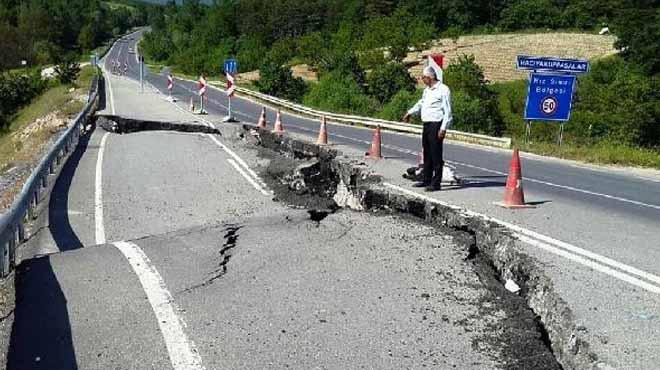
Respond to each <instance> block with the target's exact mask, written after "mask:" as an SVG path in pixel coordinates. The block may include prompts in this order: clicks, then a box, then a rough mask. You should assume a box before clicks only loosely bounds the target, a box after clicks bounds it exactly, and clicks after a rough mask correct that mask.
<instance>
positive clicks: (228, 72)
mask: <svg viewBox="0 0 660 370" xmlns="http://www.w3.org/2000/svg"><path fill="white" fill-rule="evenodd" d="M223 70H224V72H225V77H226V78H227V92H226V93H227V116H226V117H225V118H224V119H223V120H222V121H223V122H235V121H236V120H235V119H234V117H233V116H232V112H231V101H232V98H233V97H234V92H235V91H236V86H235V76H236V75H237V74H238V61H237V60H236V59H227V60H225V63H224V68H223Z"/></svg>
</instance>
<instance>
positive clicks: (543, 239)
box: [384, 183, 660, 293]
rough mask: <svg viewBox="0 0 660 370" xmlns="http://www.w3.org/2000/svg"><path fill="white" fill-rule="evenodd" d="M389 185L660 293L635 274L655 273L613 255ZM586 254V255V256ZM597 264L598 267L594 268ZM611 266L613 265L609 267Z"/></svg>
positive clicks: (652, 278)
mask: <svg viewBox="0 0 660 370" xmlns="http://www.w3.org/2000/svg"><path fill="white" fill-rule="evenodd" d="M384 185H385V186H386V187H389V188H391V189H394V190H396V191H399V192H401V193H404V194H407V195H410V196H413V197H417V198H420V199H423V200H426V201H429V202H432V203H436V204H440V205H443V206H446V207H449V208H452V209H454V210H457V211H460V212H462V213H463V214H465V215H466V216H472V217H479V218H481V219H484V220H488V221H492V222H494V223H496V224H499V225H501V226H503V227H506V228H508V229H509V230H512V231H513V232H514V236H516V237H518V238H519V239H520V240H522V241H525V242H527V243H529V244H531V245H533V246H536V247H538V248H541V249H543V250H546V251H548V252H551V253H554V254H556V255H559V256H562V257H565V258H569V259H570V260H572V261H574V262H578V263H581V264H583V265H585V266H588V267H591V268H594V269H596V270H598V271H600V272H603V273H605V274H607V275H610V276H612V277H615V278H617V279H619V280H622V281H625V282H628V283H630V284H633V285H635V286H638V287H640V288H642V289H645V290H648V291H651V292H654V293H660V287H657V286H655V285H652V284H649V283H647V282H645V281H642V280H640V279H638V278H636V277H634V276H632V275H636V276H638V277H640V278H643V279H646V280H648V281H651V282H654V283H658V284H660V277H659V276H657V275H654V274H651V273H649V272H646V271H643V270H640V269H638V268H635V267H632V266H630V265H627V264H624V263H621V262H618V261H615V260H613V259H611V258H608V257H605V256H601V255H599V254H597V253H594V252H591V251H588V250H585V249H583V248H580V247H577V246H574V245H572V244H569V243H566V242H563V241H561V240H557V239H554V238H551V237H549V236H546V235H543V234H539V233H537V232H535V231H532V230H528V229H525V228H523V227H520V226H517V225H514V224H511V223H509V222H506V221H502V220H498V219H496V218H493V217H490V216H487V215H483V214H480V213H477V212H473V211H470V210H466V209H463V208H461V207H458V206H455V205H452V204H449V203H446V202H443V201H441V200H438V199H435V198H431V197H429V196H426V195H423V194H419V193H417V192H415V191H411V190H408V189H405V188H402V187H400V186H397V185H394V184H390V183H384ZM585 257H586V258H585ZM594 266H596V267H594ZM608 266H609V267H608ZM610 267H612V268H616V269H619V270H621V271H624V272H619V271H616V270H613V269H612V268H610Z"/></svg>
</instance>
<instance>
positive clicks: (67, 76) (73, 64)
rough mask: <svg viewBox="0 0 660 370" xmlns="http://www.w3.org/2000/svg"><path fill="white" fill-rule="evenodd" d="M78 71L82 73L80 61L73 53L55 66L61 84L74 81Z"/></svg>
mask: <svg viewBox="0 0 660 370" xmlns="http://www.w3.org/2000/svg"><path fill="white" fill-rule="evenodd" d="M78 73H80V63H78V61H77V60H76V57H75V56H74V55H73V54H71V55H67V56H65V57H64V58H62V59H61V60H60V61H58V62H57V65H56V66H55V74H56V75H57V79H58V80H59V81H60V83H61V84H70V83H72V82H73V81H75V80H76V78H77V77H78Z"/></svg>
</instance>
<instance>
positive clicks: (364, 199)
mask: <svg viewBox="0 0 660 370" xmlns="http://www.w3.org/2000/svg"><path fill="white" fill-rule="evenodd" d="M246 129H249V130H251V131H252V132H254V130H253V129H252V128H251V127H246ZM254 136H255V135H254V133H253V134H252V135H246V136H245V137H246V138H250V137H254ZM252 144H253V145H257V146H258V147H259V149H258V150H259V154H260V156H262V157H264V158H267V159H268V160H269V163H270V164H269V165H268V167H266V168H265V169H264V170H263V175H264V177H265V178H266V180H267V182H268V183H269V186H271V187H272V188H273V189H274V190H275V194H276V199H278V200H280V201H283V202H285V203H287V204H294V205H298V206H303V207H307V208H310V207H313V206H314V205H318V204H322V205H323V206H322V207H326V205H327V204H331V205H332V207H338V206H339V205H337V201H339V202H340V203H342V204H341V206H342V207H348V208H352V209H356V210H367V211H369V212H370V214H373V215H379V214H384V215H399V216H400V217H405V218H407V219H413V220H415V222H421V223H423V224H427V225H428V224H430V225H433V226H434V227H435V228H436V229H437V230H438V235H439V236H440V235H451V236H452V237H453V239H454V241H455V243H456V245H458V246H460V248H462V251H463V252H464V253H465V263H467V264H469V265H470V266H471V267H472V269H473V272H474V273H475V274H476V275H477V276H478V277H479V280H480V281H481V284H482V285H483V286H484V287H485V288H486V289H487V291H488V294H486V295H483V296H482V297H480V298H479V300H477V301H474V302H471V303H472V304H474V305H475V306H476V307H478V313H477V314H475V315H471V316H469V317H467V318H466V319H464V320H463V321H461V322H457V323H456V324H457V325H461V326H462V327H463V328H464V330H465V331H466V332H470V331H472V330H473V328H472V325H471V324H472V322H474V321H475V320H476V319H478V318H480V317H482V316H484V315H493V314H495V313H496V312H504V313H505V317H506V318H505V319H503V320H501V321H499V322H495V323H492V324H491V325H490V326H489V327H488V330H486V331H485V332H483V333H482V334H480V335H479V336H478V337H477V338H476V339H474V341H473V345H474V347H475V349H477V348H483V347H489V348H496V349H497V350H498V352H499V356H500V357H499V358H500V359H506V360H505V368H507V369H561V368H562V364H563V366H565V367H567V368H579V367H584V365H585V364H592V363H594V362H595V361H596V358H595V356H594V354H593V353H591V352H590V351H589V346H588V343H586V342H583V341H581V340H580V339H579V338H577V337H576V335H575V324H574V323H573V322H572V316H571V313H570V310H568V308H567V307H566V305H565V303H563V301H561V298H559V297H558V296H556V294H555V293H553V289H552V285H551V283H550V282H549V280H548V279H547V278H546V277H545V276H543V274H542V272H541V271H540V270H539V269H538V267H536V265H535V263H534V262H533V260H532V259H531V258H529V257H528V256H525V255H523V254H522V253H520V252H519V251H518V250H517V249H515V248H513V247H512V245H513V244H514V240H513V238H511V237H510V236H509V234H508V232H507V231H506V230H502V228H501V227H499V226H496V225H489V224H487V223H483V222H481V221H478V220H471V219H466V218H464V217H462V216H461V215H458V214H456V212H455V211H454V212H452V211H451V210H447V209H440V208H439V207H437V206H436V205H433V204H428V203H427V202H425V201H421V200H419V199H414V198H409V197H405V196H401V195H398V194H392V193H391V192H388V191H387V190H384V189H382V188H381V187H378V182H379V179H378V176H374V175H373V174H370V173H368V171H366V170H365V166H363V163H360V161H355V160H347V159H345V158H342V159H339V156H338V153H337V151H336V150H334V149H328V148H322V147H318V146H315V145H311V144H307V143H304V142H300V141H298V140H295V139H290V138H283V137H281V136H278V135H273V134H271V133H269V132H266V131H259V135H258V140H256V141H254V140H252ZM319 179H324V180H322V181H319ZM374 185H375V186H374ZM439 274H440V275H442V272H439ZM505 276H506V277H507V278H513V279H515V281H516V282H517V283H518V284H520V285H521V288H522V289H521V290H520V291H519V292H518V293H517V294H516V293H512V292H510V291H508V290H507V289H506V288H505V284H504V283H505V280H506V279H505ZM444 278H447V279H450V278H451V277H450V276H444Z"/></svg>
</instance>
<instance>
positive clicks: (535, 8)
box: [499, 0, 561, 30]
mask: <svg viewBox="0 0 660 370" xmlns="http://www.w3.org/2000/svg"><path fill="white" fill-rule="evenodd" d="M499 24H500V26H501V27H502V28H504V29H505V30H520V29H525V28H546V27H548V28H554V27H556V26H558V25H561V9H560V8H559V7H558V6H557V5H556V4H555V3H554V2H553V1H552V0H519V1H515V2H511V3H509V5H508V6H507V7H506V8H504V10H502V14H501V19H500V22H499Z"/></svg>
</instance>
